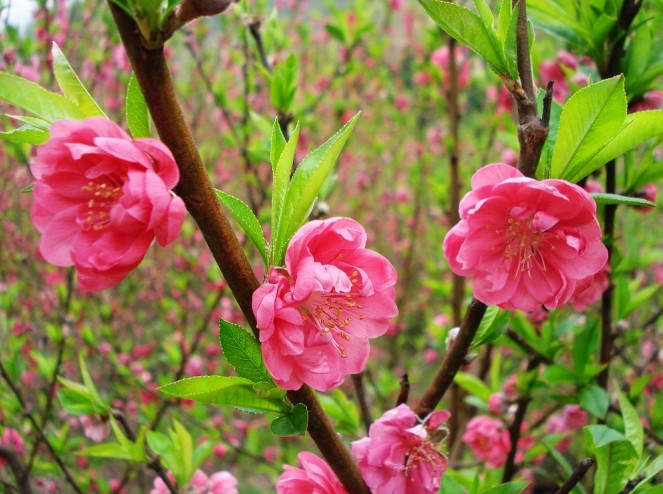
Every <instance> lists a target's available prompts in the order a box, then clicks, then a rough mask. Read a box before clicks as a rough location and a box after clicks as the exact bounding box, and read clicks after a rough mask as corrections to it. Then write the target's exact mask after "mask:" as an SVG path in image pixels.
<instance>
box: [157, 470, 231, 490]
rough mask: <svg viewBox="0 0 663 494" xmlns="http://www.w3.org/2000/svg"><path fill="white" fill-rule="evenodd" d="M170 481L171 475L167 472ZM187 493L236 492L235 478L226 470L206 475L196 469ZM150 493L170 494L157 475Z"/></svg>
mask: <svg viewBox="0 0 663 494" xmlns="http://www.w3.org/2000/svg"><path fill="white" fill-rule="evenodd" d="M168 477H169V478H170V480H171V482H174V479H173V475H172V474H171V473H170V472H168ZM186 492H187V494H238V490H237V479H236V478H235V477H234V476H233V475H232V474H231V473H230V472H226V471H221V472H216V473H213V474H212V475H210V476H207V474H206V473H205V472H203V471H202V470H196V471H195V473H194V474H193V477H192V478H191V481H190V482H189V488H188V490H187V491H186ZM150 494H170V490H169V489H168V486H167V485H166V483H165V482H164V481H163V480H162V479H161V478H160V477H157V478H155V479H154V482H153V483H152V490H151V491H150Z"/></svg>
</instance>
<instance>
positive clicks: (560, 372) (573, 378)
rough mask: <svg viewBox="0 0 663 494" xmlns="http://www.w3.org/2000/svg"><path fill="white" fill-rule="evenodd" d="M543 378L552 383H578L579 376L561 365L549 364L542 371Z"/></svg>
mask: <svg viewBox="0 0 663 494" xmlns="http://www.w3.org/2000/svg"><path fill="white" fill-rule="evenodd" d="M541 380H542V381H544V382H547V383H550V384H577V383H578V381H579V378H578V376H577V375H576V374H574V373H573V372H572V371H571V370H569V369H567V368H566V367H564V366H561V365H549V366H547V367H546V368H545V370H544V371H543V372H542V373H541Z"/></svg>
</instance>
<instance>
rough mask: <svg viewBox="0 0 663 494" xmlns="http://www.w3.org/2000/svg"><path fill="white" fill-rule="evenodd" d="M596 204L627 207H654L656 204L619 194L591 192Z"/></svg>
mask: <svg viewBox="0 0 663 494" xmlns="http://www.w3.org/2000/svg"><path fill="white" fill-rule="evenodd" d="M592 197H593V198H594V200H595V201H596V204H599V205H600V204H625V205H627V206H645V207H656V203H653V202H651V201H648V200H646V199H641V198H639V197H629V196H622V195H619V194H606V193H604V192H592Z"/></svg>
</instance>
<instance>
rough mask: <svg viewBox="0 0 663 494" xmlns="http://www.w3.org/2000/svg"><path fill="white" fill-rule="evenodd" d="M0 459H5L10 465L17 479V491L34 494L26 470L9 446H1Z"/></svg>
mask: <svg viewBox="0 0 663 494" xmlns="http://www.w3.org/2000/svg"><path fill="white" fill-rule="evenodd" d="M0 458H4V459H5V461H6V462H7V465H9V469H10V470H11V471H12V473H13V474H14V478H15V479H16V488H17V491H18V492H20V493H21V494H32V486H31V485H30V478H29V476H28V475H26V474H25V469H24V468H23V464H22V462H21V459H20V458H19V456H18V454H16V451H14V450H13V449H12V448H10V447H8V446H4V445H2V444H0Z"/></svg>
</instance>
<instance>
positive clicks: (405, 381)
mask: <svg viewBox="0 0 663 494" xmlns="http://www.w3.org/2000/svg"><path fill="white" fill-rule="evenodd" d="M399 384H400V387H401V390H400V391H399V392H398V397H397V398H396V406H398V405H402V404H404V403H407V399H408V397H409V395H410V378H409V376H408V375H407V372H406V373H405V374H403V377H401V381H400V383H399Z"/></svg>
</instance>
